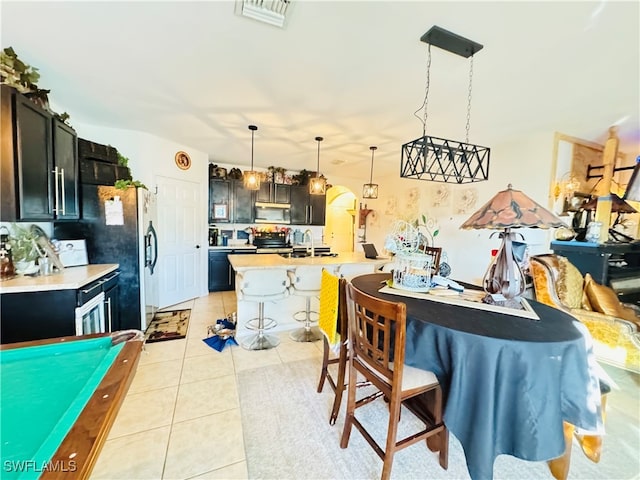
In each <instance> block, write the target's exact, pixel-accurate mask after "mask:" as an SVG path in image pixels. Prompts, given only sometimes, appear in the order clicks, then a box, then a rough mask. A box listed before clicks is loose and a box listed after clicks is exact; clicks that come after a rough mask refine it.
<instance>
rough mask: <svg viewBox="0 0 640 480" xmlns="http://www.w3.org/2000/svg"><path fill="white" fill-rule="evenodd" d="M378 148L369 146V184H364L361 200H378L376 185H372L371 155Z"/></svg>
mask: <svg viewBox="0 0 640 480" xmlns="http://www.w3.org/2000/svg"><path fill="white" fill-rule="evenodd" d="M377 149H378V147H375V146H371V147H369V150H371V171H370V173H369V183H365V184H364V185H363V186H362V198H378V184H377V183H373V154H374V153H375V151H376V150H377Z"/></svg>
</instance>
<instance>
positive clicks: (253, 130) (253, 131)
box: [249, 125, 258, 171]
mask: <svg viewBox="0 0 640 480" xmlns="http://www.w3.org/2000/svg"><path fill="white" fill-rule="evenodd" d="M249 130H251V171H253V134H254V133H255V131H256V130H258V127H256V126H255V125H249Z"/></svg>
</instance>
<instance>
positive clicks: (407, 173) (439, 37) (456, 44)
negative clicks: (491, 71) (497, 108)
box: [400, 25, 491, 184]
mask: <svg viewBox="0 0 640 480" xmlns="http://www.w3.org/2000/svg"><path fill="white" fill-rule="evenodd" d="M420 40H421V41H422V42H424V43H426V44H427V45H428V46H429V48H428V52H427V83H426V87H425V95H424V100H423V102H422V105H421V106H420V108H419V109H418V110H416V111H415V112H414V115H415V116H416V117H418V119H419V120H420V122H421V123H422V137H420V138H417V139H415V140H412V141H410V142H407V143H405V144H404V145H402V157H401V159H400V177H402V178H413V179H417V180H426V181H431V182H444V183H458V184H461V183H473V182H480V181H484V180H488V178H489V158H490V155H491V149H490V148H489V147H483V146H481V145H474V144H472V143H469V129H470V118H471V86H472V83H471V81H472V79H473V56H474V54H476V53H478V52H479V51H480V50H482V45H481V44H479V43H476V42H474V41H472V40H468V39H466V38H464V37H461V36H460V35H457V34H455V33H453V32H449V31H448V30H445V29H444V28H441V27H438V26H437V25H434V26H433V27H432V28H431V29H429V31H428V32H427V33H425V34H424V35H423V36H422V37H420ZM431 45H433V46H435V47H438V48H441V49H443V50H446V51H448V52H450V53H453V54H456V55H459V56H461V57H464V58H470V61H469V92H468V95H467V125H466V139H465V140H464V141H461V140H449V139H446V138H438V137H434V136H432V135H429V134H427V103H428V100H429V86H430V70H431ZM420 110H422V112H423V117H422V118H420V117H419V116H418V115H417V113H418V112H420Z"/></svg>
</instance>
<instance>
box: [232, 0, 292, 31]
mask: <svg viewBox="0 0 640 480" xmlns="http://www.w3.org/2000/svg"><path fill="white" fill-rule="evenodd" d="M290 12H291V0H237V2H236V13H237V14H239V15H242V16H244V17H248V18H252V19H254V20H258V21H259V22H264V23H268V24H269V25H275V26H276V27H280V28H284V26H285V22H286V20H287V14H288V13H290Z"/></svg>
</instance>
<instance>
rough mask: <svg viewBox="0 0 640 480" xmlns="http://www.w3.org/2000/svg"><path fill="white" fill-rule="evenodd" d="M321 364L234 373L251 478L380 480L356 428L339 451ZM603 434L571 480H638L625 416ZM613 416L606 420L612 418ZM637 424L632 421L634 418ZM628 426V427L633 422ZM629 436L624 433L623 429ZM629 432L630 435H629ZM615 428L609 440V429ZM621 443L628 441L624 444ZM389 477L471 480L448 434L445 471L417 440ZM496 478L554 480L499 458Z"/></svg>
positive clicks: (367, 419) (376, 408)
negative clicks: (594, 456)
mask: <svg viewBox="0 0 640 480" xmlns="http://www.w3.org/2000/svg"><path fill="white" fill-rule="evenodd" d="M319 373H320V360H319V359H311V360H302V361H297V362H290V363H284V364H279V365H275V366H268V367H262V368H257V369H253V370H247V371H242V372H239V373H238V393H239V398H240V411H241V418H242V428H243V434H244V444H245V455H246V461H247V471H248V477H249V478H261V479H271V478H278V479H354V478H358V479H364V478H379V477H380V474H381V472H382V461H381V460H380V458H379V457H378V456H377V455H376V454H375V452H374V451H373V449H372V448H371V447H370V446H369V445H368V444H367V443H366V441H365V440H364V439H363V438H362V436H361V435H360V433H359V432H358V431H357V430H356V429H355V428H354V429H353V431H352V432H351V438H350V442H349V447H348V448H347V449H344V450H343V449H341V448H340V436H341V435H342V426H343V425H344V410H345V405H346V395H345V396H344V397H343V404H342V406H341V409H340V414H339V416H338V420H337V422H336V424H335V426H333V427H332V426H330V425H329V415H330V411H331V405H332V401H333V392H332V391H331V388H330V387H329V386H328V385H326V384H325V387H324V391H323V392H322V393H317V392H316V388H317V382H318V378H319ZM359 412H362V413H361V414H360V418H361V419H362V421H363V423H365V424H366V425H367V426H371V425H378V426H379V427H378V428H377V430H376V429H375V428H374V429H373V431H372V433H373V436H374V438H375V439H376V440H377V441H378V442H379V443H380V444H382V445H384V438H385V429H386V420H383V421H380V420H381V419H386V418H387V417H386V416H387V406H386V404H385V403H384V402H383V400H382V399H380V400H376V401H374V402H372V403H371V404H369V405H368V406H367V407H363V408H361V409H360V410H359ZM608 413H609V415H608V417H607V425H608V427H607V428H608V429H609V435H607V437H606V439H605V442H604V447H603V456H602V459H601V461H600V463H598V464H595V463H592V462H591V461H589V460H588V459H587V458H586V457H585V456H584V455H583V454H582V452H581V451H580V450H579V447H578V445H577V444H574V451H573V455H572V459H571V470H570V473H569V475H570V478H576V479H594V478H616V479H631V478H637V476H636V475H637V472H638V467H639V461H638V459H637V453H634V452H637V451H636V449H635V447H636V446H637V445H638V441H639V440H640V435H639V430H638V428H637V427H633V426H632V427H629V421H630V419H629V418H626V419H625V418H623V417H622V416H620V415H618V416H617V417H616V412H615V411H612V409H610V410H609V412H608ZM612 416H613V417H614V418H611V417H612ZM417 422H418V421H417V419H416V418H415V417H413V415H412V414H411V413H410V412H409V411H407V410H403V412H402V419H401V424H400V431H399V435H404V434H408V433H411V432H413V431H415V430H413V429H414V428H415V427H416V426H417ZM635 424H637V420H635ZM632 425H633V424H632ZM625 428H626V429H627V430H626V431H622V430H623V429H625ZM629 428H631V431H630V430H629ZM616 429H618V430H620V431H618V432H617V433H613V434H612V430H613V431H615V430H616ZM625 437H626V438H625ZM391 477H392V478H396V479H425V478H428V479H450V480H453V479H455V480H460V479H468V478H470V477H469V473H468V471H467V468H466V463H465V459H464V452H463V450H462V447H461V445H460V442H459V441H458V440H457V439H456V438H455V436H453V435H450V442H449V468H448V470H443V469H442V468H441V467H440V465H439V464H438V457H437V454H436V453H433V452H431V451H429V450H428V449H427V448H426V446H425V444H424V443H423V442H418V443H417V444H415V445H412V446H411V447H408V448H406V449H404V450H401V451H400V452H398V453H396V455H395V458H394V462H393V469H392V472H391ZM494 478H495V479H518V480H522V479H545V478H547V479H553V477H552V476H551V474H550V473H549V470H548V468H547V465H546V462H527V461H524V460H521V459H517V458H514V457H511V456H508V455H500V456H499V457H498V458H497V459H496V461H495V464H494Z"/></svg>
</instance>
